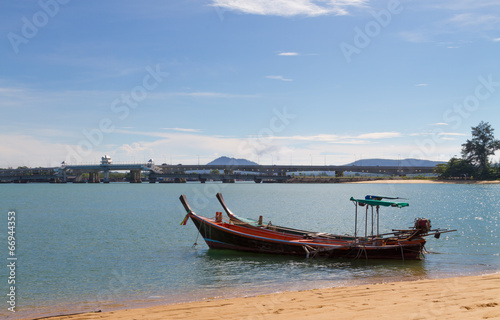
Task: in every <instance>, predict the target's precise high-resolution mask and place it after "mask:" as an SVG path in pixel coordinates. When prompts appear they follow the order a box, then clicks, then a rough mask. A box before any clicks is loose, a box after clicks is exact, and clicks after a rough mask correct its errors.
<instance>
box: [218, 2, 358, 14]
mask: <svg viewBox="0 0 500 320" xmlns="http://www.w3.org/2000/svg"><path fill="white" fill-rule="evenodd" d="M366 2H367V0H273V1H268V0H245V1H242V0H213V1H212V5H213V6H215V7H218V8H223V9H227V10H232V11H236V12H242V13H247V14H256V15H272V16H282V17H292V16H298V15H303V16H311V17H314V16H322V15H328V14H334V15H346V14H348V9H349V8H351V7H362V6H364V5H365V4H366Z"/></svg>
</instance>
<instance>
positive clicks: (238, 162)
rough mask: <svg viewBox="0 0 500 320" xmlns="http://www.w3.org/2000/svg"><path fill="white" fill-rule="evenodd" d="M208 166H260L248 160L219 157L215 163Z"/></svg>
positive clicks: (212, 162)
mask: <svg viewBox="0 0 500 320" xmlns="http://www.w3.org/2000/svg"><path fill="white" fill-rule="evenodd" d="M207 165H217V166H257V165H258V164H257V163H255V162H253V161H249V160H246V159H235V158H229V157H219V158H217V159H215V160H214V161H211V162H209V163H207Z"/></svg>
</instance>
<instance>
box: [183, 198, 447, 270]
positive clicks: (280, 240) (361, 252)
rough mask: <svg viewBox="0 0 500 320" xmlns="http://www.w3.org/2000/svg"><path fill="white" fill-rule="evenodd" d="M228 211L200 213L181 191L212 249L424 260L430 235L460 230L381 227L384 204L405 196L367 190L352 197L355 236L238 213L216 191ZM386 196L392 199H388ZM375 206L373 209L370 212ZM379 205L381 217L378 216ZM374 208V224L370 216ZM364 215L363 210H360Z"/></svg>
mask: <svg viewBox="0 0 500 320" xmlns="http://www.w3.org/2000/svg"><path fill="white" fill-rule="evenodd" d="M217 198H218V199H219V201H220V203H221V204H222V207H223V208H224V211H226V214H227V215H228V217H229V220H225V219H224V218H223V217H222V212H217V213H216V215H215V217H214V218H206V217H203V216H200V215H197V214H196V213H195V212H194V211H193V210H192V209H191V207H190V205H189V203H188V201H187V198H186V196H185V195H181V196H180V198H179V199H180V201H181V202H182V204H183V206H184V208H185V210H186V212H187V214H186V217H185V218H184V221H183V222H182V224H186V222H187V220H188V219H189V218H190V219H191V220H192V221H193V223H194V225H195V226H196V228H197V229H198V231H199V233H200V234H201V236H202V237H203V239H204V240H205V242H206V243H207V245H208V247H209V248H211V249H231V250H239V251H248V252H257V253H270V254H281V255H302V256H306V257H307V258H309V257H326V258H354V259H360V258H364V259H399V260H421V259H423V258H424V251H425V250H424V245H425V243H426V240H425V237H426V236H430V235H434V236H435V237H436V238H439V236H440V235H441V234H442V233H446V232H452V231H456V230H448V229H431V225H430V220H428V219H424V218H418V219H415V223H414V226H413V227H411V228H408V229H401V230H395V229H393V230H392V232H391V233H385V234H380V233H379V208H380V207H381V206H382V207H399V208H403V207H407V206H408V205H409V204H408V203H406V202H395V201H387V200H397V199H399V198H387V197H381V196H366V197H365V199H354V198H352V197H351V198H350V200H351V201H352V202H353V203H354V204H355V232H354V236H344V235H334V234H330V233H318V232H310V231H305V230H299V229H294V228H288V227H282V226H275V225H272V224H271V223H267V224H264V223H263V222H262V218H261V217H260V218H259V220H251V219H244V218H241V217H238V216H237V215H235V214H234V213H232V212H231V210H229V208H228V207H227V205H226V204H225V202H224V199H223V197H222V194H217ZM383 199H387V200H383ZM358 207H366V211H365V214H364V215H365V218H364V222H365V225H364V234H363V235H358V232H357V229H358ZM370 208H371V213H370V212H369V211H370ZM374 209H375V211H376V222H375V216H374ZM370 214H371V226H370V223H369V220H370V219H369V216H370ZM359 216H360V215H359Z"/></svg>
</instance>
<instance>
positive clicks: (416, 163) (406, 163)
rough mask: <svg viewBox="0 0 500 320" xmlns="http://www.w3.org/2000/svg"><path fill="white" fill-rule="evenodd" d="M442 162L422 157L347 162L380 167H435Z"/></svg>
mask: <svg viewBox="0 0 500 320" xmlns="http://www.w3.org/2000/svg"><path fill="white" fill-rule="evenodd" d="M440 163H445V162H444V161H432V160H420V159H401V160H392V159H363V160H357V161H354V162H352V163H349V164H346V166H380V167H389V166H392V167H395V166H401V167H435V166H436V165H438V164H440Z"/></svg>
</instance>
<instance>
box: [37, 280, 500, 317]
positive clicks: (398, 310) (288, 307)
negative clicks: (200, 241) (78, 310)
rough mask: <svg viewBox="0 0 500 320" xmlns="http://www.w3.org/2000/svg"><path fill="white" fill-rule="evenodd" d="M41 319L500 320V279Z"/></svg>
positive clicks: (376, 287) (279, 295)
mask: <svg viewBox="0 0 500 320" xmlns="http://www.w3.org/2000/svg"><path fill="white" fill-rule="evenodd" d="M44 319H50V320H62V319H71V320H84V319H85V320H86V319H103V320H107V319H109V320H114V319H118V320H122V319H123V320H125V319H127V320H129V319H150V320H156V319H157V320H164V319H196V320H211V319H231V320H233V319H287V320H290V319H314V320H318V319H319V320H321V319H409V320H410V319H412V320H416V319H453V320H457V319H500V273H497V274H493V275H482V276H469V277H457V278H445V279H432V280H418V281H407V282H404V281H403V282H394V283H383V284H374V285H360V286H353V287H337V288H329V289H318V290H308V291H298V292H284V293H275V294H269V295H261V296H257V297H247V298H233V299H219V300H217V299H216V300H204V301H197V302H190V303H182V304H174V305H165V306H155V307H148V308H138V309H126V310H118V311H109V312H97V313H83V314H75V315H68V316H58V317H51V318H44Z"/></svg>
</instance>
